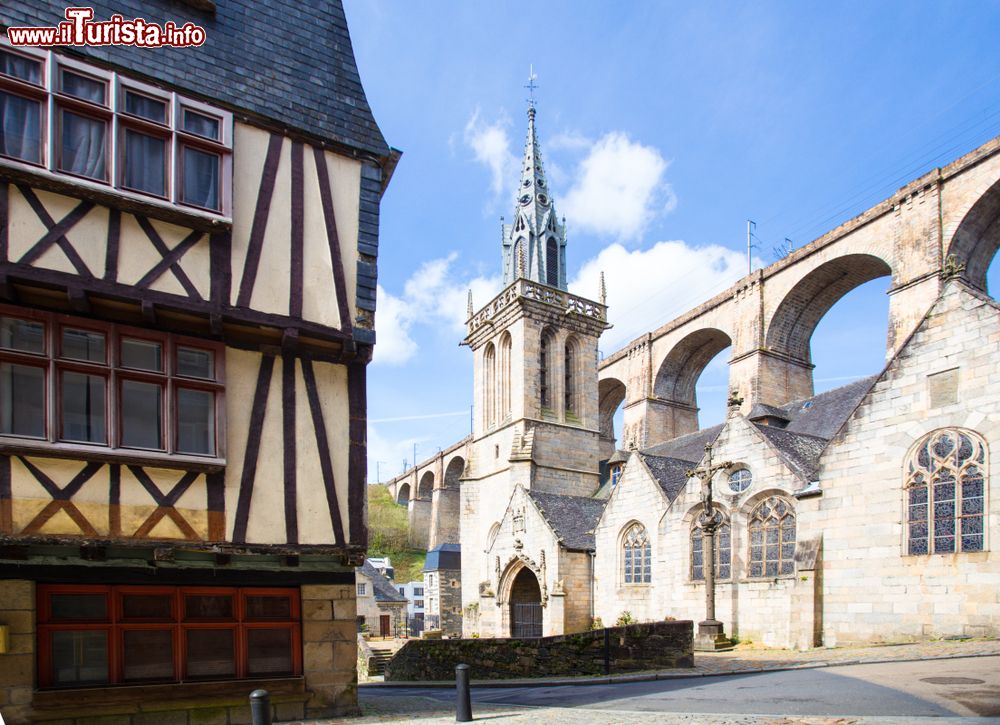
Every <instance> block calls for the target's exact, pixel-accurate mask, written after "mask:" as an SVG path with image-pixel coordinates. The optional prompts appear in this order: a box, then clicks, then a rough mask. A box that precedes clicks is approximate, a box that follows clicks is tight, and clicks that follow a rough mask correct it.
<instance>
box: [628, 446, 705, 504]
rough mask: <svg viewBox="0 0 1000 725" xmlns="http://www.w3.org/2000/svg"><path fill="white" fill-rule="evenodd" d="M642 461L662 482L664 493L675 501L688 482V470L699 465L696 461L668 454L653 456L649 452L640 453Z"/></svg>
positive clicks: (657, 479) (661, 486) (669, 499)
mask: <svg viewBox="0 0 1000 725" xmlns="http://www.w3.org/2000/svg"><path fill="white" fill-rule="evenodd" d="M639 456H640V457H641V458H642V462H643V463H645V464H646V467H647V468H648V469H649V472H650V473H652V474H653V478H655V479H656V482H657V483H658V484H660V488H661V489H663V493H665V494H666V495H667V500H668V501H673V500H674V499H675V498H677V495H678V494H679V493H680V492H681V490H682V489H683V488H684V484H686V483H687V480H688V476H687V472H688V471H690V470H691V469H692V468H694V467H695V466H697V465H698V463H697V462H696V461H683V460H681V459H679V458H667V457H666V456H651V455H649V454H648V453H639Z"/></svg>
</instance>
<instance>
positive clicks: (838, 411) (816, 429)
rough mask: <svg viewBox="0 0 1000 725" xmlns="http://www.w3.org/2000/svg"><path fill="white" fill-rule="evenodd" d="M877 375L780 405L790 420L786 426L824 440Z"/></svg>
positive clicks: (870, 385)
mask: <svg viewBox="0 0 1000 725" xmlns="http://www.w3.org/2000/svg"><path fill="white" fill-rule="evenodd" d="M877 379H878V376H877V375H872V376H870V377H867V378H861V379H860V380H856V381H855V382H853V383H850V384H849V385H845V386H843V387H840V388H835V389H834V390H828V391H826V392H825V393H820V394H819V395H814V396H813V397H811V398H808V399H806V400H796V401H793V402H791V403H788V404H787V405H783V406H781V410H782V411H783V412H784V417H786V418H788V420H789V423H788V425H787V426H785V430H787V431H790V432H792V433H804V434H805V435H811V436H816V437H817V438H826V439H827V440H829V439H830V438H833V436H834V435H835V434H836V433H837V431H838V430H840V426H842V425H843V424H844V421H845V420H847V417H848V416H849V415H850V414H851V413H853V412H854V409H855V408H857V407H858V403H860V402H861V399H862V398H863V397H865V395H867V394H868V391H869V390H871V388H872V385H874V384H875V381H876V380H877Z"/></svg>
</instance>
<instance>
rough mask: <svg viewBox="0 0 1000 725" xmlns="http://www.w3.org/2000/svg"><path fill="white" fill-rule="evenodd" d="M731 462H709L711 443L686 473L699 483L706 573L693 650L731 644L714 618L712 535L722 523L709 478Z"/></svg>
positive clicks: (726, 646)
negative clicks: (698, 463)
mask: <svg viewBox="0 0 1000 725" xmlns="http://www.w3.org/2000/svg"><path fill="white" fill-rule="evenodd" d="M732 465H733V464H732V462H731V461H723V462H722V463H712V444H711V443H706V444H705V464H704V465H702V466H698V467H697V468H693V469H691V470H690V471H688V472H687V476H688V478H697V479H698V480H699V481H700V482H701V503H702V511H701V513H699V514H698V525H699V526H701V532H702V537H703V538H702V541H703V542H704V545H703V546H702V557H703V569H704V572H705V621H703V622H699V623H698V636H697V637H696V638H695V644H694V648H695V649H697V650H709V651H715V650H720V649H727V648H729V647H731V646H732V642H731V641H730V640H729V638H728V637H726V635H725V633H724V632H723V628H722V622H720V621H719V620H717V619H716V618H715V532H716V530H717V529H718V528H719V526H720V525H721V524H722V514H721V513H720V512H719V511H716V509H715V502H714V501H713V499H712V478H713V477H714V476H715V474H716V473H718V472H719V471H724V470H725V469H727V468H731V467H732Z"/></svg>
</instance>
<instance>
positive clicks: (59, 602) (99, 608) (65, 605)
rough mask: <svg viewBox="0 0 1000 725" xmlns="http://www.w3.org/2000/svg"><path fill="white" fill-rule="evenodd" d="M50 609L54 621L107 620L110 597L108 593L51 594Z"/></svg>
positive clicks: (50, 616)
mask: <svg viewBox="0 0 1000 725" xmlns="http://www.w3.org/2000/svg"><path fill="white" fill-rule="evenodd" d="M49 610H50V615H49V618H50V619H51V620H52V621H57V620H63V621H68V622H79V621H81V620H86V621H88V622H106V621H107V620H108V597H107V595H106V594H52V595H50V596H49Z"/></svg>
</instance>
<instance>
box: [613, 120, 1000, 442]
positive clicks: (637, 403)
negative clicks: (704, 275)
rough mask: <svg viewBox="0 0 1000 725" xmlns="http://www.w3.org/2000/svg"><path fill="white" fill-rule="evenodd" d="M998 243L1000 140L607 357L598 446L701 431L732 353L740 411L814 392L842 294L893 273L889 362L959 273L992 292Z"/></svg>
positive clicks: (731, 381)
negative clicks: (717, 374)
mask: <svg viewBox="0 0 1000 725" xmlns="http://www.w3.org/2000/svg"><path fill="white" fill-rule="evenodd" d="M998 245H1000V137H998V138H995V139H993V140H992V141H990V142H988V143H986V144H984V145H983V146H981V147H980V148H978V149H976V150H975V151H973V152H971V153H969V154H967V155H965V156H963V157H962V158H960V159H958V160H957V161H955V162H953V163H951V164H949V165H948V166H945V167H943V168H938V169H935V170H934V171H932V172H930V173H927V174H925V175H924V176H922V177H920V178H919V179H917V180H915V181H913V182H911V183H909V184H907V185H906V186H904V187H903V188H901V189H900V190H899V191H897V192H896V193H895V194H894V195H893V196H892V197H891V198H889V199H887V200H886V201H883V202H882V203H880V204H877V205H876V206H874V207H872V208H871V209H869V210H868V211H866V212H864V213H863V214H861V215H859V216H857V217H855V218H854V219H851V220H850V221H848V222H845V223H844V224H842V225H840V226H839V227H837V228H836V229H833V230H832V231H830V232H828V233H827V234H825V235H823V236H822V237H820V238H819V239H816V240H815V241H813V242H811V243H809V244H807V245H805V246H803V247H801V248H800V249H797V250H795V251H794V252H792V253H791V254H789V255H788V256H787V257H785V258H783V259H781V260H779V261H778V262H775V263H774V264H772V265H770V266H768V267H765V268H763V269H760V270H756V271H754V272H753V273H751V274H749V275H747V276H746V277H744V278H743V279H741V280H740V281H738V282H737V283H736V284H734V285H733V286H732V287H730V288H729V289H728V290H726V291H725V292H722V293H721V294H719V295H717V296H715V297H713V298H712V299H710V300H708V301H707V302H705V303H704V304H702V305H700V306H698V307H696V308H695V309H693V310H690V311H689V312H687V313H686V314H684V315H682V316H680V317H678V318H677V319H675V320H672V321H671V322H668V323H667V324H665V325H663V326H662V327H660V328H658V329H656V330H654V331H652V332H649V333H646V334H644V335H643V336H641V337H639V338H637V339H635V340H633V341H632V342H630V343H629V344H628V345H626V346H625V347H624V348H623V349H621V350H619V351H618V352H616V353H614V354H613V355H611V356H609V357H608V358H606V359H604V360H603V361H602V362H601V364H600V367H599V373H598V379H599V382H598V397H599V406H600V414H601V438H602V443H603V445H604V449H605V451H604V452H606V453H607V454H608V455H610V454H611V452H612V451H613V450H614V447H615V445H616V441H615V432H614V430H613V418H614V415H615V412H616V410H617V409H618V406H619V405H621V404H622V403H624V414H623V428H624V430H623V431H622V438H621V440H620V441H618V442H617V446H618V447H620V448H627V449H631V448H643V447H645V446H648V445H652V444H655V443H659V442H662V441H665V440H669V439H671V438H674V437H675V436H678V435H683V434H685V433H690V432H693V431H695V430H697V428H698V406H697V400H696V399H695V384H696V383H697V381H698V378H699V376H700V375H701V373H702V371H703V370H704V368H705V366H706V365H707V364H708V362H709V361H710V360H711V359H712V358H713V357H715V355H716V354H718V353H719V352H721V351H722V350H724V349H726V348H727V347H730V348H731V351H732V352H731V356H730V358H729V387H730V390H731V391H733V392H735V394H736V395H737V396H738V397H740V398H742V400H743V402H742V411H743V412H744V413H748V412H749V411H750V410H751V408H753V407H754V406H757V405H765V406H768V405H770V406H778V405H782V404H784V403H787V402H789V401H792V400H797V399H801V398H807V397H810V396H811V395H812V394H813V380H812V369H813V365H812V362H811V359H810V338H811V336H812V333H813V331H814V330H815V328H816V325H817V324H818V323H819V321H820V318H822V317H823V315H824V314H826V312H827V311H828V310H829V309H830V308H831V307H832V306H833V305H834V304H835V303H836V302H837V301H838V300H839V299H840V298H841V297H843V296H844V295H845V294H847V293H848V292H850V291H851V290H852V289H854V288H855V287H857V286H859V285H861V284H863V283H865V282H868V281H869V280H872V279H876V278H878V277H890V286H889V292H888V294H889V324H888V335H887V340H886V357H887V358H888V357H890V356H891V355H892V354H893V353H894V352H895V351H896V350H898V349H899V348H900V347H901V346H902V344H903V343H904V342H905V341H906V339H907V337H908V336H909V335H910V334H911V333H912V332H913V330H914V329H915V328H916V326H917V324H918V322H919V321H920V320H921V319H922V317H923V316H924V314H925V313H926V311H927V310H928V308H929V307H930V305H931V303H932V302H933V301H934V300H935V299H936V297H937V295H938V292H939V290H940V288H941V285H942V277H943V276H944V275H945V274H950V273H953V272H955V271H956V270H961V274H962V275H963V276H964V277H965V278H966V279H967V280H968V281H970V282H971V283H972V284H973V285H975V286H977V287H979V288H980V289H983V290H985V289H986V272H987V269H988V267H989V265H990V262H991V261H992V259H993V256H994V254H995V253H996V251H997V247H998Z"/></svg>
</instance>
